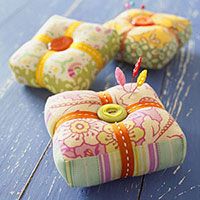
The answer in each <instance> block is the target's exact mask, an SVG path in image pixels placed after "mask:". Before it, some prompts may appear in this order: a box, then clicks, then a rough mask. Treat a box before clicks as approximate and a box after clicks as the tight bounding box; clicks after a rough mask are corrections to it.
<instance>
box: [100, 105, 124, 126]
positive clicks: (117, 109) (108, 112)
mask: <svg viewBox="0 0 200 200" xmlns="http://www.w3.org/2000/svg"><path fill="white" fill-rule="evenodd" d="M97 115H98V117H99V118H100V119H101V120H103V121H106V122H110V123H114V122H120V121H122V120H123V119H125V118H126V116H127V112H126V110H125V108H124V107H122V106H120V105H118V104H106V105H103V106H101V107H100V108H99V109H98V111H97Z"/></svg>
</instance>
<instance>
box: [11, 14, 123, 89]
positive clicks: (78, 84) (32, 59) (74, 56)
mask: <svg viewBox="0 0 200 200" xmlns="http://www.w3.org/2000/svg"><path fill="white" fill-rule="evenodd" d="M118 49H119V37H118V35H117V33H116V32H115V31H113V30H111V29H108V28H105V27H103V26H102V25H99V24H91V23H83V22H79V21H76V20H71V19H67V18H64V17H61V16H53V17H51V18H50V19H49V20H48V21H47V22H46V23H45V24H44V26H43V27H42V28H41V29H40V30H39V32H38V33H37V34H36V35H35V36H34V37H33V39H32V40H30V41H28V42H27V43H25V44H24V45H23V46H22V47H21V48H19V49H18V50H17V51H16V52H15V53H14V54H13V55H12V57H11V58H10V66H11V69H12V71H13V72H14V74H15V76H16V79H17V80H18V81H19V82H20V83H23V84H25V85H29V86H33V87H44V88H47V89H49V90H50V91H52V92H53V93H58V92H62V91H65V90H78V89H87V88H89V86H90V83H91V82H92V81H93V80H94V78H95V75H96V74H97V72H98V71H99V70H100V69H102V68H103V67H104V66H105V64H106V63H107V62H108V61H109V60H110V59H112V58H113V57H114V56H115V54H116V53H117V52H118Z"/></svg>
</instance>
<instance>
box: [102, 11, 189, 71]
mask: <svg viewBox="0 0 200 200" xmlns="http://www.w3.org/2000/svg"><path fill="white" fill-rule="evenodd" d="M104 26H105V27H109V28H112V29H115V30H116V31H117V32H118V34H119V35H120V37H121V48H120V52H119V54H118V56H117V59H119V60H123V61H126V62H128V63H131V64H135V63H136V61H137V58H138V57H139V56H142V57H143V64H144V65H143V67H145V68H152V69H160V68H162V67H163V66H164V65H166V64H167V63H168V62H169V61H170V60H171V59H172V58H173V57H174V55H175V54H176V52H177V51H178V49H179V48H180V47H181V46H183V45H184V44H185V43H186V42H187V41H188V39H189V37H190V35H191V24H190V22H189V20H187V19H185V18H182V17H178V16H175V15H169V14H163V13H153V12H150V11H146V10H143V9H130V10H127V11H125V12H123V13H121V14H120V15H119V16H117V17H116V18H115V19H113V20H111V21H109V22H107V23H106V24H105V25H104Z"/></svg>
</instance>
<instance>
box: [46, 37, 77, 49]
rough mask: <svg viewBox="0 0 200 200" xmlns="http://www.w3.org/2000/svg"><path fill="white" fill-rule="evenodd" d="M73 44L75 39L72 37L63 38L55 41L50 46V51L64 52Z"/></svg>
mask: <svg viewBox="0 0 200 200" xmlns="http://www.w3.org/2000/svg"><path fill="white" fill-rule="evenodd" d="M72 43H73V39H72V38H71V37H68V36H62V37H59V38H55V39H53V40H52V41H51V42H50V43H49V44H48V49H49V50H53V51H63V50H66V49H68V48H69V47H70V46H71V44H72Z"/></svg>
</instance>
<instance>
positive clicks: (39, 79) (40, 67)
mask: <svg viewBox="0 0 200 200" xmlns="http://www.w3.org/2000/svg"><path fill="white" fill-rule="evenodd" d="M81 24H82V22H79V21H75V22H73V23H72V24H71V25H70V26H69V27H68V28H67V30H66V31H65V33H64V35H65V36H68V37H72V36H73V33H74V31H75V30H76V29H77V28H78V27H79V26H80V25H81ZM34 39H36V40H39V41H40V42H43V43H45V44H48V43H50V42H51V41H52V40H53V38H51V37H50V36H48V35H45V34H39V35H36V36H35V37H34ZM70 48H74V49H78V50H80V51H83V52H85V53H87V54H89V55H90V56H91V57H92V59H93V60H94V61H95V62H96V64H97V67H98V68H100V69H101V68H102V67H103V65H104V61H103V58H102V55H101V53H100V52H99V51H98V50H96V49H94V48H93V47H92V46H91V45H88V44H86V43H83V42H78V43H72V45H71V46H70ZM54 53H56V51H47V52H46V53H45V54H44V55H43V56H42V57H41V58H40V60H39V62H38V64H37V67H36V83H37V84H38V85H39V86H41V87H45V83H44V80H43V71H44V65H45V62H46V61H47V59H48V58H49V57H50V56H52V55H53V54H54Z"/></svg>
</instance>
